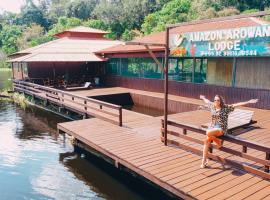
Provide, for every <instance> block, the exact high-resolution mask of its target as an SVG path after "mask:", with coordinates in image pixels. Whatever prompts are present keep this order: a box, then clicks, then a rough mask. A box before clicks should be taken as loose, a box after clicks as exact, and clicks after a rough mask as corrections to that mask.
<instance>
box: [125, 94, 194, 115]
mask: <svg viewBox="0 0 270 200" xmlns="http://www.w3.org/2000/svg"><path fill="white" fill-rule="evenodd" d="M130 95H131V97H132V100H133V102H134V104H136V105H140V106H143V107H147V108H152V109H157V110H163V109H164V100H163V98H158V97H152V96H147V95H141V94H133V93H131V94H130ZM197 109H198V105H197V104H191V103H184V102H179V101H173V100H169V101H168V112H169V113H180V112H187V111H192V110H197Z"/></svg>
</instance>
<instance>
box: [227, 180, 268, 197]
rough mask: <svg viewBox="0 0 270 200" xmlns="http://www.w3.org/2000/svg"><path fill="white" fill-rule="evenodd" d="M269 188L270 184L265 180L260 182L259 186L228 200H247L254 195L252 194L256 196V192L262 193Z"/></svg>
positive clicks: (255, 185)
mask: <svg viewBox="0 0 270 200" xmlns="http://www.w3.org/2000/svg"><path fill="white" fill-rule="evenodd" d="M267 186H269V182H268V181H265V180H262V181H260V182H258V183H257V184H254V185H252V186H250V187H249V188H246V189H244V190H242V191H241V192H240V193H237V194H235V195H233V196H231V197H229V198H228V199H231V200H233V199H239V200H241V199H245V198H246V197H248V196H250V195H252V194H255V193H256V192H258V191H260V190H261V189H263V188H265V187H267Z"/></svg>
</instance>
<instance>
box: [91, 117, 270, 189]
mask: <svg viewBox="0 0 270 200" xmlns="http://www.w3.org/2000/svg"><path fill="white" fill-rule="evenodd" d="M131 118H132V120H133V121H130V122H128V123H130V126H133V127H132V128H133V129H136V130H138V131H139V132H141V131H143V129H144V128H139V127H140V126H146V124H147V123H145V122H144V121H143V120H141V119H138V120H140V121H141V122H138V123H137V121H136V117H134V118H133V117H131ZM202 119H203V117H202ZM262 119H263V117H262ZM128 123H126V124H128ZM159 123H160V121H157V123H155V121H154V120H153V121H152V124H153V125H149V128H147V129H145V132H149V131H151V132H152V133H151V134H153V135H155V127H154V128H151V126H157V124H159ZM128 126H129V125H128ZM101 130H102V129H99V130H98V132H102V131H101ZM115 133H116V134H117V137H115V138H114V137H113V135H112V137H110V135H109V134H108V136H107V134H106V136H105V135H104V137H102V138H103V139H102V140H98V138H99V136H100V135H99V134H95V135H93V136H94V137H93V139H94V141H93V142H95V141H96V142H97V141H101V142H103V145H104V146H103V145H102V146H103V148H106V149H107V148H111V150H110V151H112V152H113V153H116V155H117V156H119V154H121V153H120V152H123V155H126V156H127V158H126V159H127V161H130V162H132V160H128V154H131V155H134V156H135V155H139V154H140V153H139V154H137V153H135V152H132V148H126V149H127V150H128V151H127V152H126V153H125V147H120V148H119V149H118V150H116V149H117V148H118V147H119V144H123V143H131V144H134V145H135V144H136V143H137V142H138V143H140V142H142V141H145V140H146V137H143V135H146V134H142V137H140V138H141V139H140V140H136V139H135V140H133V139H130V140H129V138H128V137H129V136H128V137H126V136H123V138H124V139H123V141H122V142H118V140H120V139H121V137H122V135H121V134H119V133H117V131H116V132H115ZM103 134H104V132H103ZM126 134H128V135H129V133H128V132H127V133H126ZM136 134H137V133H136ZM136 134H135V135H132V134H130V135H131V136H130V137H134V136H135V137H137V135H136ZM123 135H125V131H124V132H123ZM156 135H157V137H159V127H157V133H156ZM254 135H256V132H255V133H254ZM90 136H91V135H89V136H88V137H90ZM106 137H108V140H107V139H106ZM110 138H111V139H112V140H113V139H114V141H115V142H112V144H110ZM266 138H267V137H266ZM153 141H156V140H153ZM147 142H149V143H151V142H152V141H147ZM149 143H145V145H146V147H144V143H140V144H139V146H140V148H141V152H143V151H144V148H146V149H145V150H147V149H151V148H148V146H147V144H149ZM106 145H109V146H110V147H109V146H106ZM127 147H128V145H127ZM155 147H156V148H159V147H158V146H156V144H154V145H153V148H155ZM176 150H177V149H176ZM177 151H179V155H180V157H179V155H178V154H175V155H174V152H172V153H171V154H170V155H174V156H175V159H178V161H179V163H181V162H183V163H185V162H187V163H188V162H189V161H186V160H185V157H187V156H191V157H193V158H195V160H196V162H194V161H195V160H194V161H191V162H190V166H193V171H188V170H189V169H190V167H188V165H185V166H183V165H181V164H179V165H178V163H177V162H174V161H175V160H174V159H172V158H174V156H172V157H165V156H159V157H157V158H155V159H154V160H155V161H153V162H150V163H148V162H146V164H143V165H141V166H142V167H143V169H144V170H146V171H147V172H149V173H150V174H153V173H152V172H156V173H158V172H161V171H162V172H166V171H167V170H166V165H165V163H166V162H168V164H170V163H171V162H172V163H174V165H173V166H172V167H171V168H170V169H175V171H176V172H177V170H178V172H179V171H181V170H186V171H185V172H186V173H185V174H184V178H185V177H186V180H188V176H187V175H188V174H189V173H190V172H191V173H190V175H191V176H194V177H195V176H198V174H196V171H198V167H199V164H200V160H201V157H200V156H196V155H192V154H190V153H188V152H185V151H183V150H181V149H179V150H177ZM168 152H170V151H168ZM153 153H154V154H152V155H157V154H155V152H153ZM186 154H187V155H186ZM150 155H151V154H150ZM164 155H166V153H165V154H164ZM181 155H182V156H181ZM142 156H143V157H142V161H141V162H144V160H145V158H146V159H147V158H148V157H144V155H142ZM190 160H191V159H190ZM211 163H212V164H211V165H210V166H211V167H212V166H214V167H215V165H219V166H220V164H216V163H215V162H211ZM152 164H153V165H152ZM135 166H136V167H140V166H137V165H135ZM147 166H148V167H147ZM159 166H163V168H159ZM181 166H182V167H183V168H181ZM159 169H162V170H159ZM170 169H168V171H169V170H170ZM148 170H149V171H148ZM207 170H209V172H213V171H214V170H212V169H206V171H207ZM199 171H200V169H199ZM200 173H202V172H200ZM221 173H222V170H221ZM153 175H154V174H153ZM172 175H173V174H172ZM154 176H155V175H154ZM227 176H229V175H227ZM250 176H252V175H250ZM179 177H181V176H179ZM224 177H226V176H224ZM206 179H207V178H205V180H206ZM228 179H229V178H228ZM207 184H209V183H207Z"/></svg>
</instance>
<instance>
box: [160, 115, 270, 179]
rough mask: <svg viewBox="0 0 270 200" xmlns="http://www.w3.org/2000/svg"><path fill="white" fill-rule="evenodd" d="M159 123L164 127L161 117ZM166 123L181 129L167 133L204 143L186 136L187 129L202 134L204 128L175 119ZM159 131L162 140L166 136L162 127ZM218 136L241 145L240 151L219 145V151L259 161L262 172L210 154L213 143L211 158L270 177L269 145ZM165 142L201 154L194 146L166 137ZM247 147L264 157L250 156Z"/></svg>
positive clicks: (231, 136)
mask: <svg viewBox="0 0 270 200" xmlns="http://www.w3.org/2000/svg"><path fill="white" fill-rule="evenodd" d="M161 123H162V127H164V120H163V119H162V120H161ZM168 125H170V126H173V127H176V128H180V129H182V130H183V133H182V134H181V133H178V132H177V131H175V130H173V131H172V130H168V131H167V134H169V135H173V136H175V137H178V138H181V139H185V140H188V141H190V142H195V143H198V144H201V145H203V144H204V142H203V141H201V140H200V139H196V138H193V137H190V136H187V130H189V131H192V132H194V133H199V134H204V135H205V133H206V129H204V128H201V127H198V126H195V125H190V124H185V123H178V122H175V121H172V120H168ZM168 129H169V128H168ZM161 133H162V136H161V139H162V141H164V140H165V138H166V137H164V128H161ZM220 138H221V139H222V140H224V141H227V142H231V143H234V144H238V145H241V146H242V151H238V150H235V149H232V148H229V147H226V146H223V147H221V148H220V150H221V151H224V152H226V153H230V154H232V155H236V156H239V157H242V158H245V159H248V160H250V161H253V162H255V163H260V164H262V165H264V172H263V171H261V170H258V169H256V168H254V167H251V166H247V165H242V164H239V163H237V162H236V161H233V160H230V159H227V158H221V157H219V156H215V155H213V154H212V151H213V147H214V148H217V147H216V146H213V145H211V146H210V147H211V148H210V155H209V157H210V158H212V159H214V160H217V161H221V162H223V163H227V164H231V165H233V166H236V167H238V168H241V169H242V170H246V171H248V172H251V173H254V174H256V175H259V176H262V177H264V178H267V179H270V174H269V168H270V146H265V145H262V144H259V143H257V142H253V141H249V140H247V139H243V138H240V137H237V136H233V135H224V136H221V137H220ZM164 142H165V141H164ZM167 142H168V143H169V144H173V145H176V146H179V147H183V148H185V149H187V150H189V151H192V152H194V153H197V154H201V151H200V150H198V149H196V148H194V147H190V146H188V145H186V144H181V143H179V142H177V141H175V140H171V139H167ZM248 148H251V149H255V150H258V151H261V152H264V153H265V159H262V158H258V157H255V156H252V155H250V154H248V153H247V151H248Z"/></svg>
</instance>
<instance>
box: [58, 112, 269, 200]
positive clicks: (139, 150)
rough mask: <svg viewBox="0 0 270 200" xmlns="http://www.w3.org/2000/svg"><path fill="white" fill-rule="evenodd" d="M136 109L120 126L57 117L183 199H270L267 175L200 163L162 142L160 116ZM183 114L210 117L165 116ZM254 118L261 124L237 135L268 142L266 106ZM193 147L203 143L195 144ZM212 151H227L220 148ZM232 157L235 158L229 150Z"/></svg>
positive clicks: (83, 139) (118, 162)
mask: <svg viewBox="0 0 270 200" xmlns="http://www.w3.org/2000/svg"><path fill="white" fill-rule="evenodd" d="M133 113H134V112H133ZM129 115H132V112H131V113H129ZM134 115H136V117H133V120H129V121H126V122H124V123H123V126H122V127H120V126H116V125H113V124H111V123H109V122H105V121H102V120H100V119H96V118H92V119H85V120H80V121H73V122H66V123H60V124H58V129H59V131H61V132H63V133H67V134H68V135H71V136H73V137H74V138H76V140H78V141H79V142H80V143H82V144H83V145H84V146H85V147H89V148H91V149H94V150H95V151H97V152H99V153H100V155H103V156H104V157H105V158H109V159H110V160H111V162H112V163H113V164H114V165H115V166H116V167H118V168H120V169H121V168H126V169H128V170H129V171H131V172H134V173H135V174H137V175H138V176H142V177H144V178H146V179H147V180H149V181H150V182H152V183H153V184H155V185H156V186H158V187H160V188H161V189H164V190H166V191H168V192H170V193H172V194H174V195H176V196H178V197H180V198H183V199H213V200H214V199H215V200H216V199H237V200H238V199H251V200H254V199H256V200H257V199H270V182H269V181H268V180H264V179H262V178H261V177H257V176H255V175H253V174H249V173H247V172H244V171H242V170H239V169H237V168H233V167H230V166H223V165H222V164H221V163H219V162H214V161H210V163H209V167H208V168H205V169H200V168H199V166H200V164H201V156H199V155H196V154H193V153H191V152H188V151H186V150H184V149H180V148H175V147H173V146H164V144H163V143H162V142H161V141H160V119H161V118H160V117H148V116H145V115H140V114H138V113H135V114H134ZM123 116H125V115H124V114H123ZM183 116H186V119H187V120H188V118H189V117H191V116H193V117H194V118H195V120H196V118H198V120H200V121H202V119H205V120H207V119H208V116H207V115H204V116H202V115H200V116H196V115H195V116H194V113H192V112H189V113H178V114H174V115H170V116H169V118H170V119H174V120H176V119H177V118H180V117H182V118H183ZM124 118H125V117H124ZM255 119H257V120H258V119H259V120H258V121H259V122H258V123H259V126H260V127H261V128H260V129H254V130H250V131H248V132H246V133H244V134H243V135H241V136H242V137H246V138H250V139H252V140H254V141H258V142H259V141H261V142H262V141H263V142H264V143H265V144H266V145H269V144H270V125H269V124H270V123H269V121H270V111H264V110H256V111H255ZM193 120H194V119H193ZM266 130H269V131H266ZM186 143H187V144H188V143H190V142H186ZM190 145H192V144H191V143H190ZM224 145H225V146H226V145H229V144H226V143H225V144H224ZM230 145H231V144H230ZM193 146H194V145H193ZM197 148H198V149H201V148H202V146H201V145H197ZM254 153H256V152H254ZM216 154H218V155H222V156H225V157H229V156H230V155H227V154H225V153H223V152H221V151H220V152H219V151H216ZM258 156H259V155H258ZM231 159H238V158H237V157H234V156H231ZM242 161H243V160H242Z"/></svg>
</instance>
